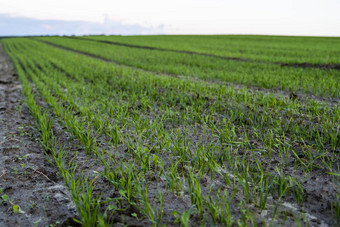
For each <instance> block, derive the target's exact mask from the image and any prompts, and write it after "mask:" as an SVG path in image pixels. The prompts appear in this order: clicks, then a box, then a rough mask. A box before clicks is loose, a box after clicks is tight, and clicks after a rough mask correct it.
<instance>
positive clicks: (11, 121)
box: [0, 45, 77, 226]
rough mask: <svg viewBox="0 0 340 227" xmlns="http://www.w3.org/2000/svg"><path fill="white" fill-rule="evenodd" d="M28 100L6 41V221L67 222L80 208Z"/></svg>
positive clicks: (1, 87) (0, 78)
mask: <svg viewBox="0 0 340 227" xmlns="http://www.w3.org/2000/svg"><path fill="white" fill-rule="evenodd" d="M22 100H23V97H22V94H21V85H20V82H19V80H18V77H17V75H16V73H15V69H14V67H13V65H12V64H11V62H10V59H9V58H8V57H7V56H6V55H5V53H4V50H3V47H2V46H1V45H0V192H1V191H2V192H1V194H0V197H2V199H0V201H1V202H0V226H47V225H54V224H55V225H61V226H63V225H65V226H67V225H69V224H70V223H74V221H73V218H76V217H77V213H76V209H75V207H74V205H73V203H72V200H71V199H70V196H69V194H68V191H67V189H66V187H65V186H64V185H63V182H62V180H61V179H60V178H59V177H58V175H57V172H56V169H55V168H54V167H53V166H52V165H51V164H50V163H49V162H48V161H47V160H46V158H45V156H44V151H43V149H42V147H41V146H40V143H39V139H38V138H39V136H38V134H37V132H36V130H35V127H34V125H33V122H34V121H33V120H32V119H31V116H30V113H29V111H28V108H27V107H26V106H25V105H24V104H23V101H22ZM4 198H5V199H4ZM6 198H7V199H6ZM17 206H19V207H20V208H18V207H17ZM13 208H14V209H13ZM15 208H18V209H15ZM15 211H16V212H15Z"/></svg>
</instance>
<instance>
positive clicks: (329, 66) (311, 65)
mask: <svg viewBox="0 0 340 227" xmlns="http://www.w3.org/2000/svg"><path fill="white" fill-rule="evenodd" d="M68 38H72V39H80V40H87V41H93V42H99V43H106V44H111V45H117V46H125V47H130V48H138V49H146V50H158V51H167V52H175V53H182V54H190V55H200V56H208V57H214V58H219V59H224V60H228V61H240V62H250V63H258V64H273V65H279V66H281V67H295V68H316V69H335V70H340V64H317V63H308V62H303V63H288V62H267V61H257V60H252V59H247V58H239V57H226V56H220V55H215V54H208V53H200V52H196V51H187V50H173V49H167V48H159V47H150V46H142V45H134V44H127V43H120V42H114V41H107V40H97V39H88V38H84V37H68Z"/></svg>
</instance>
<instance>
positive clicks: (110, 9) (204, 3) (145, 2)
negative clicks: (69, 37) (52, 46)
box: [0, 0, 340, 36]
mask: <svg viewBox="0 0 340 227" xmlns="http://www.w3.org/2000/svg"><path fill="white" fill-rule="evenodd" d="M58 23H59V24H58ZM72 29H73V31H74V33H75V34H91V33H92V34H98V33H105V34H274V35H313V36H340V0H284V1H283V0H234V1H229V0H171V1H169V0H124V1H117V0H95V1H86V0H58V1H50V0H0V35H14V34H15V35H29V33H31V34H34V35H37V34H41V35H43V34H47V33H48V34H54V33H55V34H69V33H72Z"/></svg>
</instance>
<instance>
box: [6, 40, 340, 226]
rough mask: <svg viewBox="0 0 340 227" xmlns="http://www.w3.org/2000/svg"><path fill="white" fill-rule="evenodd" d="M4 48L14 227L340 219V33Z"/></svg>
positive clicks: (9, 221)
mask: <svg viewBox="0 0 340 227" xmlns="http://www.w3.org/2000/svg"><path fill="white" fill-rule="evenodd" d="M0 45H1V46H0V95H1V96H0V98H1V100H0V123H3V125H6V129H2V130H1V131H0V136H1V138H0V152H1V153H0V156H1V157H0V164H1V166H0V168H1V169H0V171H1V173H0V214H1V215H0V216H1V217H0V226H1V225H9V226H13V225H23V223H24V225H25V226H46V225H50V226H68V225H71V226H79V225H82V226H125V225H127V226H339V225H340V193H339V191H340V160H339V158H340V156H339V153H340V106H339V100H340V38H322V37H313V38H311V37H310V38H308V37H274V36H83V37H75V36H73V37H27V38H4V39H1V40H0Z"/></svg>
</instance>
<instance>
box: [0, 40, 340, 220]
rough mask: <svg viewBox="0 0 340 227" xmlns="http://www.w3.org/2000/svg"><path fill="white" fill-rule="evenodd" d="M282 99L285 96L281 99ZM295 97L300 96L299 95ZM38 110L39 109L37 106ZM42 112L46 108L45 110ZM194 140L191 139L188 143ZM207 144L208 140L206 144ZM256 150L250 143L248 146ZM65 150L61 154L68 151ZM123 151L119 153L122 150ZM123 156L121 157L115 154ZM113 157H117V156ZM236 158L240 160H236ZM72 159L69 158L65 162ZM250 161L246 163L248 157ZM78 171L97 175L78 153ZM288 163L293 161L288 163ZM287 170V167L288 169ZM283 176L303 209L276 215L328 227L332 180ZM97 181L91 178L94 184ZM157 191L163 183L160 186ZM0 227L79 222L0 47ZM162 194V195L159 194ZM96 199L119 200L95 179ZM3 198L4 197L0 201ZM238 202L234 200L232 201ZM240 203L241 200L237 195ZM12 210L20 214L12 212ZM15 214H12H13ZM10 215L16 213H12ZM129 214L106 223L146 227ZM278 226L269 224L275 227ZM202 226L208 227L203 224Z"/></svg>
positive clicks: (175, 203)
mask: <svg viewBox="0 0 340 227" xmlns="http://www.w3.org/2000/svg"><path fill="white" fill-rule="evenodd" d="M285 95H287V94H285ZM299 97H300V95H299ZM41 105H42V106H44V104H43V103H41ZM46 108H48V107H47V106H46ZM54 123H55V124H54V129H53V130H54V135H56V137H58V138H59V140H60V141H61V142H65V143H67V142H66V141H69V138H68V137H67V133H66V132H65V130H64V129H63V128H62V127H61V126H60V125H58V124H57V123H56V122H54ZM193 139H194V138H193ZM206 139H207V140H209V139H210V138H208V137H207V138H206ZM252 142H253V143H254V144H255V145H254V146H256V141H255V140H254V141H252ZM73 145H76V142H75V143H74V144H69V147H67V150H72V149H73V148H72V146H73ZM122 149H123V148H122ZM121 152H123V151H121ZM117 153H119V152H117ZM240 157H242V154H240ZM71 158H72V155H71V156H70V157H69V159H71ZM249 158H251V157H249ZM77 160H78V164H79V165H78V166H79V168H80V169H81V170H83V171H84V172H85V173H86V174H87V175H92V174H93V172H94V171H97V172H100V171H101V170H102V167H101V166H99V165H98V162H97V161H95V160H94V159H91V158H90V157H87V156H86V155H85V154H81V152H80V153H79V154H78V155H77ZM261 162H263V163H264V164H265V165H267V166H268V168H269V169H271V170H272V171H275V166H277V165H278V163H279V162H280V160H279V159H278V158H277V157H274V158H273V159H272V160H261ZM292 163H293V161H292ZM292 166H293V165H292ZM282 170H283V172H284V173H285V174H287V175H292V176H295V177H297V178H298V179H304V182H303V184H304V185H303V187H304V194H305V196H306V198H305V204H304V207H303V208H302V207H299V206H298V205H297V204H294V200H293V199H292V198H291V197H289V198H285V202H283V203H282V204H281V205H280V206H279V207H278V210H280V211H285V210H287V211H289V212H290V213H294V214H297V216H299V215H298V214H301V215H305V216H306V218H307V221H306V223H308V225H310V226H328V225H331V220H332V219H334V217H331V211H330V204H331V202H334V201H336V191H337V190H336V187H335V185H334V184H332V177H331V176H330V175H329V174H327V173H326V172H325V171H324V170H318V171H314V172H313V174H312V176H308V177H306V176H303V173H302V172H301V171H296V170H294V169H290V168H288V167H286V168H283V169H282ZM96 179H97V178H96ZM147 180H148V184H149V194H150V196H151V197H152V196H153V197H154V195H156V194H157V192H158V191H157V188H158V185H157V184H159V182H156V181H154V180H153V179H147ZM213 182H214V183H216V184H218V182H223V180H222V179H217V178H216V179H209V177H206V182H205V183H204V182H203V183H202V182H201V183H202V191H203V192H207V191H208V187H209V185H210V184H212V183H213ZM160 186H161V187H162V186H164V187H162V188H165V183H164V182H161V183H160ZM0 189H1V190H0V192H1V194H0V198H1V197H2V198H5V199H0V201H1V203H0V227H1V226H47V225H52V226H53V225H56V226H75V225H77V222H75V221H74V219H78V220H79V216H78V214H77V212H76V209H75V206H74V204H73V203H72V200H71V198H70V195H69V192H68V190H67V188H66V187H65V186H64V183H63V180H62V179H61V178H60V177H59V175H58V173H57V169H56V168H55V167H54V166H53V165H52V164H50V162H48V161H47V159H46V155H45V154H44V150H43V148H42V147H41V145H40V142H39V134H38V132H37V131H36V129H35V125H34V120H33V119H32V118H31V115H30V113H29V111H28V108H27V107H26V106H25V105H24V104H23V97H22V94H21V86H20V82H19V80H18V77H17V75H16V72H15V69H14V67H13V65H12V64H11V62H10V59H9V58H8V57H7V56H6V55H5V54H4V51H3V48H2V46H1V45H0ZM162 191H166V190H162ZM95 192H98V195H99V194H100V193H101V192H103V199H104V198H106V197H115V196H119V195H118V194H117V192H115V191H114V189H113V187H112V186H111V185H109V184H108V183H107V182H105V180H104V179H101V178H100V177H99V178H98V179H97V180H96V191H95ZM5 195H6V196H5ZM237 196H238V195H237ZM239 196H240V197H241V194H240V195H239ZM276 199H277V198H273V197H270V198H268V210H265V211H263V212H262V213H261V214H260V215H259V217H257V223H258V224H259V225H260V226H261V224H262V222H261V219H267V220H269V219H270V218H271V217H272V210H273V209H274V206H273V205H272V204H276V202H275V201H276ZM164 200H165V201H164V202H165V207H164V209H165V217H164V219H163V222H164V224H166V225H176V224H174V220H175V219H174V217H173V216H172V215H171V211H172V210H177V211H183V210H186V209H188V208H189V207H190V199H189V198H187V197H186V198H180V197H178V196H175V195H173V194H171V193H170V192H165V196H164ZM238 202H239V200H238V199H236V200H235V201H233V204H231V205H230V206H231V207H232V208H231V211H232V213H233V215H234V216H235V217H239V216H240V211H239V208H238V207H237V203H238ZM18 206H19V207H20V209H18ZM14 208H17V209H14ZM251 209H252V208H251ZM15 211H16V212H15ZM131 213H137V214H138V216H139V217H140V215H139V213H138V210H133V209H132V208H131V209H130V210H127V211H124V212H122V213H119V212H117V213H115V214H113V215H112V217H110V219H111V220H112V222H113V223H114V224H113V225H124V224H128V225H129V226H131V225H133V226H149V225H151V223H150V222H149V221H148V220H147V219H146V218H144V219H142V220H137V219H136V218H133V217H131V215H130V214H131ZM279 223H281V222H280V221H279V222H275V223H273V225H278V224H279ZM199 224H200V223H199V218H198V216H197V215H193V216H192V217H191V226H198V225H199ZM207 225H208V224H207ZM284 225H286V226H287V225H293V226H294V225H295V221H294V219H293V217H292V216H289V215H288V217H287V221H286V222H285V224H284Z"/></svg>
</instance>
